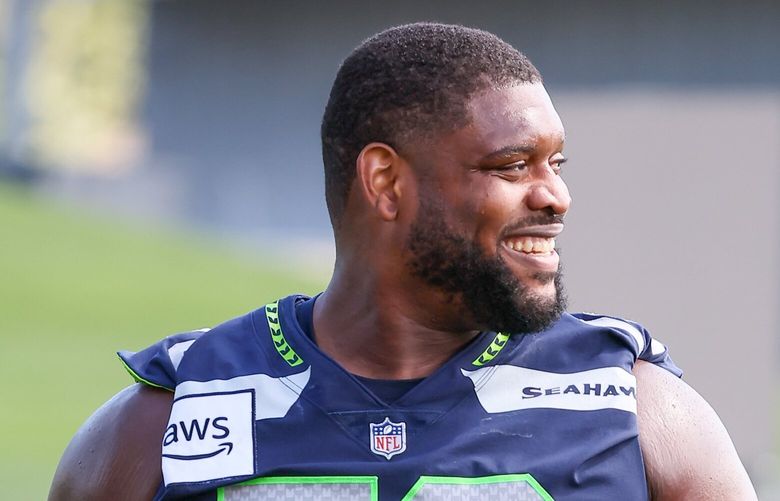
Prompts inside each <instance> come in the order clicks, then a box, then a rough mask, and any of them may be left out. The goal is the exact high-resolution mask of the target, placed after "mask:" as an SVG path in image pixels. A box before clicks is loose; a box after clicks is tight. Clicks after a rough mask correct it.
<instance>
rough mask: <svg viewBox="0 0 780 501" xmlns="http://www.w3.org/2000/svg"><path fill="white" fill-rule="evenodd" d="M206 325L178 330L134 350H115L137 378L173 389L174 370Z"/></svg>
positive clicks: (156, 385)
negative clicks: (190, 329)
mask: <svg viewBox="0 0 780 501" xmlns="http://www.w3.org/2000/svg"><path fill="white" fill-rule="evenodd" d="M206 331H208V329H201V330H196V331H189V332H182V333H180V334H174V335H172V336H169V337H166V338H165V339H163V340H162V341H158V342H157V343H155V344H153V345H151V346H149V347H148V348H146V349H144V350H141V351H138V352H132V351H119V352H117V355H118V356H119V359H120V360H121V361H122V364H123V365H124V367H125V369H126V370H127V372H129V373H130V376H132V377H133V379H134V380H135V381H136V382H138V383H142V384H145V385H148V386H153V387H155V388H163V389H166V390H169V391H174V389H175V388H176V383H177V378H176V370H177V369H178V367H179V363H181V359H182V357H184V354H185V353H186V351H187V350H188V349H189V348H190V346H192V344H193V343H194V342H195V341H197V340H198V338H199V337H200V336H202V335H203V333H204V332H206Z"/></svg>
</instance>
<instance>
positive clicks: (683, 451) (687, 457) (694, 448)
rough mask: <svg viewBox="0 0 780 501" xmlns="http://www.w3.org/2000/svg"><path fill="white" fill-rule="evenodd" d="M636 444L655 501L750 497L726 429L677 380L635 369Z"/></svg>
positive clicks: (644, 366) (642, 365)
mask: <svg viewBox="0 0 780 501" xmlns="http://www.w3.org/2000/svg"><path fill="white" fill-rule="evenodd" d="M634 375H635V376H636V379H637V421H638V426H639V441H640V445H641V448H642V454H643V457H644V462H645V468H646V470H647V478H648V485H649V488H650V491H651V495H652V498H653V499H654V500H676V499H689V500H713V499H721V500H732V499H740V500H748V499H756V494H755V491H754V490H753V486H752V484H751V483H750V479H749V477H748V476H747V473H746V472H745V468H744V466H742V463H741V461H740V459H739V456H738V455H737V452H736V450H735V449H734V445H733V443H732V442H731V438H730V437H729V434H728V432H727V431H726V428H725V427H724V426H723V424H722V423H721V421H720V418H719V417H718V415H717V414H716V413H715V411H714V410H713V409H712V407H710V405H709V404H708V403H707V402H706V401H705V400H704V399H703V398H702V397H701V396H700V395H699V394H698V393H696V391H694V390H693V388H691V387H690V386H688V385H687V384H686V383H685V382H683V381H682V380H681V379H679V378H678V377H676V376H675V375H673V374H671V373H670V372H668V371H666V370H662V369H661V368H659V367H658V366H656V365H654V364H652V363H646V362H642V361H639V362H638V363H637V364H636V365H635V366H634Z"/></svg>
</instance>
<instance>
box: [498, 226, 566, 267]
mask: <svg viewBox="0 0 780 501" xmlns="http://www.w3.org/2000/svg"><path fill="white" fill-rule="evenodd" d="M561 231H563V224H550V225H543V226H529V227H525V228H520V229H515V230H514V231H513V233H512V234H511V235H509V236H506V237H505V238H504V239H503V240H502V244H503V247H504V248H505V249H507V251H508V254H509V257H510V258H511V260H512V261H516V262H517V263H518V264H519V265H521V266H522V267H523V268H531V269H535V270H537V271H548V272H554V271H556V270H557V269H558V253H557V252H556V251H555V237H556V236H558V235H559V234H560V233H561Z"/></svg>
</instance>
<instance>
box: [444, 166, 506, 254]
mask: <svg viewBox="0 0 780 501" xmlns="http://www.w3.org/2000/svg"><path fill="white" fill-rule="evenodd" d="M495 181H498V182H486V183H483V184H482V185H480V186H474V187H473V188H472V190H471V192H470V193H469V198H468V200H467V201H464V203H463V204H462V205H461V207H460V208H459V211H458V214H456V217H458V218H459V219H460V220H461V221H471V224H472V227H471V232H472V236H473V238H474V240H476V241H478V242H480V244H481V245H482V247H483V248H485V249H496V248H497V245H498V244H497V242H498V238H499V237H498V235H500V234H501V232H502V230H503V229H504V227H505V226H506V225H507V224H508V223H511V222H512V221H514V220H516V219H517V216H518V208H519V207H520V199H519V198H518V194H517V191H518V187H517V186H516V185H511V184H510V183H507V182H505V181H502V180H499V179H495Z"/></svg>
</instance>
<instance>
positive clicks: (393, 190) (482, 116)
mask: <svg viewBox="0 0 780 501" xmlns="http://www.w3.org/2000/svg"><path fill="white" fill-rule="evenodd" d="M468 106H469V111H470V114H471V118H472V120H471V123H470V125H469V126H467V127H465V128H463V129H460V130H457V131H454V132H450V133H447V134H442V135H439V136H438V137H437V138H436V140H435V141H432V140H428V141H420V142H418V143H416V144H408V145H405V146H404V152H403V154H401V153H400V152H398V151H396V150H394V149H393V148H391V147H390V146H388V145H386V144H383V143H372V144H369V145H366V146H365V147H364V149H363V150H362V152H361V153H360V155H359V156H358V158H357V162H356V168H357V179H356V180H355V183H354V184H353V186H352V190H351V192H350V196H349V199H348V203H347V208H346V211H345V214H344V217H343V220H342V225H341V227H340V228H339V229H338V231H337V232H336V234H337V238H336V247H337V259H336V267H335V271H334V276H333V278H332V280H331V282H330V284H329V286H328V288H327V289H326V291H325V292H324V293H323V294H322V295H321V296H320V298H319V299H318V301H317V302H316V303H315V309H314V330H315V336H316V340H317V343H318V345H319V346H320V348H321V349H322V350H323V351H324V352H325V353H327V354H328V355H330V356H331V357H332V358H333V359H334V360H336V361H337V362H339V363H340V364H341V365H342V366H343V367H344V368H345V369H346V370H348V371H350V372H352V373H354V374H358V375H361V376H366V377H371V378H384V379H410V378H421V377H425V376H427V375H429V374H431V373H432V372H433V371H435V370H436V369H437V368H439V367H440V366H441V365H443V364H444V363H446V361H447V360H449V359H450V357H451V356H452V355H453V353H455V352H456V351H457V350H458V349H460V348H461V347H462V346H463V345H464V344H465V343H467V342H468V341H470V340H471V339H473V338H474V336H476V335H477V334H478V333H479V331H480V330H484V329H488V328H489V326H485V325H479V323H478V322H476V321H475V320H474V319H472V318H469V316H468V315H464V314H463V309H462V304H461V302H460V300H459V298H458V297H457V296H454V297H453V295H452V294H446V293H442V292H441V291H439V290H437V289H436V288H434V287H432V286H430V285H428V284H427V283H425V282H424V281H423V280H421V279H419V278H417V277H416V276H414V275H413V274H412V273H410V272H409V271H408V266H407V259H408V257H409V256H408V251H407V249H406V245H405V242H406V241H407V238H408V236H409V231H410V228H411V226H412V224H413V222H414V221H415V218H416V217H417V214H418V211H419V210H420V204H419V200H420V196H433V197H436V199H437V200H440V201H442V203H444V204H445V205H446V209H447V211H446V214H447V223H448V224H449V225H450V226H451V227H452V228H454V229H456V230H457V231H458V232H459V234H462V235H463V236H468V237H469V238H470V239H472V240H473V241H475V242H478V243H479V245H480V246H481V247H482V249H483V250H484V252H485V253H486V254H487V255H498V256H499V257H500V258H501V259H502V260H504V262H505V263H506V264H507V266H508V267H509V268H510V269H511V271H512V273H513V274H514V275H515V276H516V277H517V278H518V279H519V280H520V281H521V282H522V283H523V284H524V285H525V286H526V287H528V288H530V289H531V290H532V292H533V293H534V295H535V296H536V297H538V298H542V299H544V298H549V297H550V295H552V294H555V293H556V292H555V287H554V285H553V282H552V274H551V273H550V271H551V270H554V269H555V268H557V263H558V261H557V254H554V253H552V254H550V255H546V256H544V257H542V256H538V257H529V256H525V255H521V253H519V252H516V251H514V250H513V249H512V246H511V245H510V244H511V241H512V239H516V238H520V237H523V236H528V235H535V236H539V235H542V236H544V237H545V238H549V237H550V236H554V235H555V234H557V233H558V232H560V231H561V229H562V228H561V227H560V226H561V225H554V224H553V225H546V226H544V227H541V228H540V227H528V226H522V225H518V222H521V221H524V220H527V218H528V217H529V216H534V215H538V214H546V215H550V214H557V215H562V214H565V212H566V211H567V210H568V208H569V204H570V203H571V199H570V197H569V193H568V190H567V188H566V185H565V183H564V182H563V180H562V178H561V177H560V166H561V164H562V163H563V154H562V149H563V138H564V133H563V127H562V125H561V121H560V119H559V118H558V115H557V113H556V112H555V109H554V107H553V105H552V103H551V102H550V99H549V97H548V96H547V93H546V91H545V90H544V87H543V86H542V85H541V84H519V85H516V86H513V87H509V88H505V89H499V90H492V89H491V90H486V91H484V92H482V93H480V94H477V95H476V96H474V97H473V98H472V99H470V101H469V103H468ZM634 374H635V376H636V378H637V385H638V388H639V390H638V423H639V430H640V443H641V445H642V449H643V454H644V460H645V466H646V469H647V475H648V484H649V488H650V491H651V494H652V498H653V499H656V500H677V499H680V500H682V499H686V500H690V499H694V500H696V499H701V500H705V499H707V500H712V499H722V500H732V499H733V500H749V499H756V495H755V492H754V491H753V488H752V485H751V484H750V480H749V478H748V477H747V474H746V473H745V470H744V468H743V466H742V464H741V462H740V461H739V458H738V456H737V454H736V452H735V450H734V447H733V445H732V443H731V440H730V438H729V436H728V433H727V432H726V430H725V429H724V428H723V425H722V424H721V423H720V420H719V419H718V417H717V415H716V414H715V413H714V411H713V410H712V409H711V408H710V407H709V405H707V403H706V402H705V401H704V400H703V399H702V398H701V397H700V396H699V395H698V394H696V392H694V391H693V390H692V389H691V388H690V387H688V386H687V385H686V384H685V383H684V382H682V381H681V380H680V379H678V378H676V377H674V376H672V375H671V374H669V373H667V372H666V371H664V370H663V369H660V368H658V367H656V366H654V365H652V364H648V363H644V362H641V361H640V362H638V363H637V364H636V366H635V368H634ZM171 402H172V394H171V393H169V392H165V391H163V390H157V389H153V388H147V387H141V386H140V385H136V386H133V387H131V388H129V389H126V390H124V391H123V392H121V393H120V394H119V395H118V396H117V397H115V398H114V399H113V400H111V401H110V402H108V403H107V404H106V405H104V406H103V407H102V408H101V409H100V410H98V411H97V412H96V414H95V415H93V416H92V417H91V418H90V419H89V420H88V421H87V423H85V425H84V426H83V427H82V429H81V430H80V431H79V432H78V434H77V435H76V437H74V439H73V441H72V442H71V444H70V445H69V446H68V448H67V450H66V451H65V454H64V455H63V458H62V461H61V462H60V465H59V467H58V469H57V472H56V474H55V478H54V482H53V484H52V490H51V493H50V497H49V499H50V500H53V501H59V500H76V499H78V500H116V499H127V500H135V499H138V500H148V499H150V498H151V497H152V495H153V493H154V492H155V491H156V489H157V487H158V486H159V484H160V482H161V473H160V443H161V441H162V437H163V432H164V430H165V427H166V424H167V419H168V415H169V413H170V407H171Z"/></svg>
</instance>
